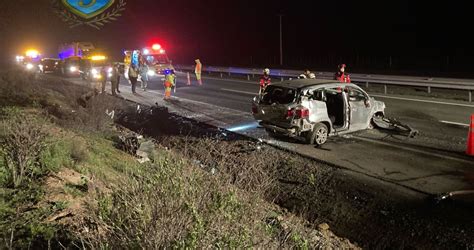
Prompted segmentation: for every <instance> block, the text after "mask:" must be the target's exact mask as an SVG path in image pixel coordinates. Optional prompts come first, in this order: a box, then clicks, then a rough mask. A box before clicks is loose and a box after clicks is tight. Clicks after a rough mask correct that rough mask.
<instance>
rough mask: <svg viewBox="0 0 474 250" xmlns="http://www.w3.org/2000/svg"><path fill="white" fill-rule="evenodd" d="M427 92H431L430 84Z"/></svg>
mask: <svg viewBox="0 0 474 250" xmlns="http://www.w3.org/2000/svg"><path fill="white" fill-rule="evenodd" d="M428 94H431V86H428Z"/></svg>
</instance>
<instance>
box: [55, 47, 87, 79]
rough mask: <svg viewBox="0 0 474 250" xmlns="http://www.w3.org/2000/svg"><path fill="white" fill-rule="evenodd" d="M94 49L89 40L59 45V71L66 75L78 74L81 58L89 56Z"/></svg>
mask: <svg viewBox="0 0 474 250" xmlns="http://www.w3.org/2000/svg"><path fill="white" fill-rule="evenodd" d="M94 50H95V47H94V45H93V44H92V43H90V42H72V43H66V44H63V45H61V46H59V50H58V55H59V59H61V67H60V71H61V73H62V74H63V75H66V76H77V77H78V76H80V70H79V67H80V63H81V59H82V58H83V57H86V56H89V55H90V54H91V53H93V51H94Z"/></svg>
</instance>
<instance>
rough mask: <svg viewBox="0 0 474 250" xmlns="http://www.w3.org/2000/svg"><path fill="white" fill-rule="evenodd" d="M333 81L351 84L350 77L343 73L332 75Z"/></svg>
mask: <svg viewBox="0 0 474 250" xmlns="http://www.w3.org/2000/svg"><path fill="white" fill-rule="evenodd" d="M334 80H336V81H340V82H345V83H350V82H351V77H350V76H349V75H346V74H344V72H341V71H339V72H337V73H336V74H335V75H334Z"/></svg>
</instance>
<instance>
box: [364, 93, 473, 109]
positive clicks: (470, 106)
mask: <svg viewBox="0 0 474 250" xmlns="http://www.w3.org/2000/svg"><path fill="white" fill-rule="evenodd" d="M370 96H375V97H381V98H387V99H396V100H404V101H413V102H426V103H435V104H443V105H451V106H461V107H469V108H474V105H469V104H462V103H452V102H437V101H430V100H422V99H411V98H404V97H395V96H386V95H372V94H371V95H370Z"/></svg>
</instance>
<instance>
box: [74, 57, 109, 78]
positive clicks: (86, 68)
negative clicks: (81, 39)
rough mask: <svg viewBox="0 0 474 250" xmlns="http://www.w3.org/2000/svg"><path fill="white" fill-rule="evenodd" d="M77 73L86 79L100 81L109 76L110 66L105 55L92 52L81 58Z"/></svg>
mask: <svg viewBox="0 0 474 250" xmlns="http://www.w3.org/2000/svg"><path fill="white" fill-rule="evenodd" d="M79 73H80V75H81V78H82V79H84V80H86V81H89V82H91V83H93V82H101V81H103V80H104V79H105V80H107V78H108V77H109V76H110V74H111V73H112V67H111V65H110V62H109V60H108V58H107V57H106V56H105V55H103V54H92V55H89V56H85V57H83V58H82V59H81V62H80V67H79Z"/></svg>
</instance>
